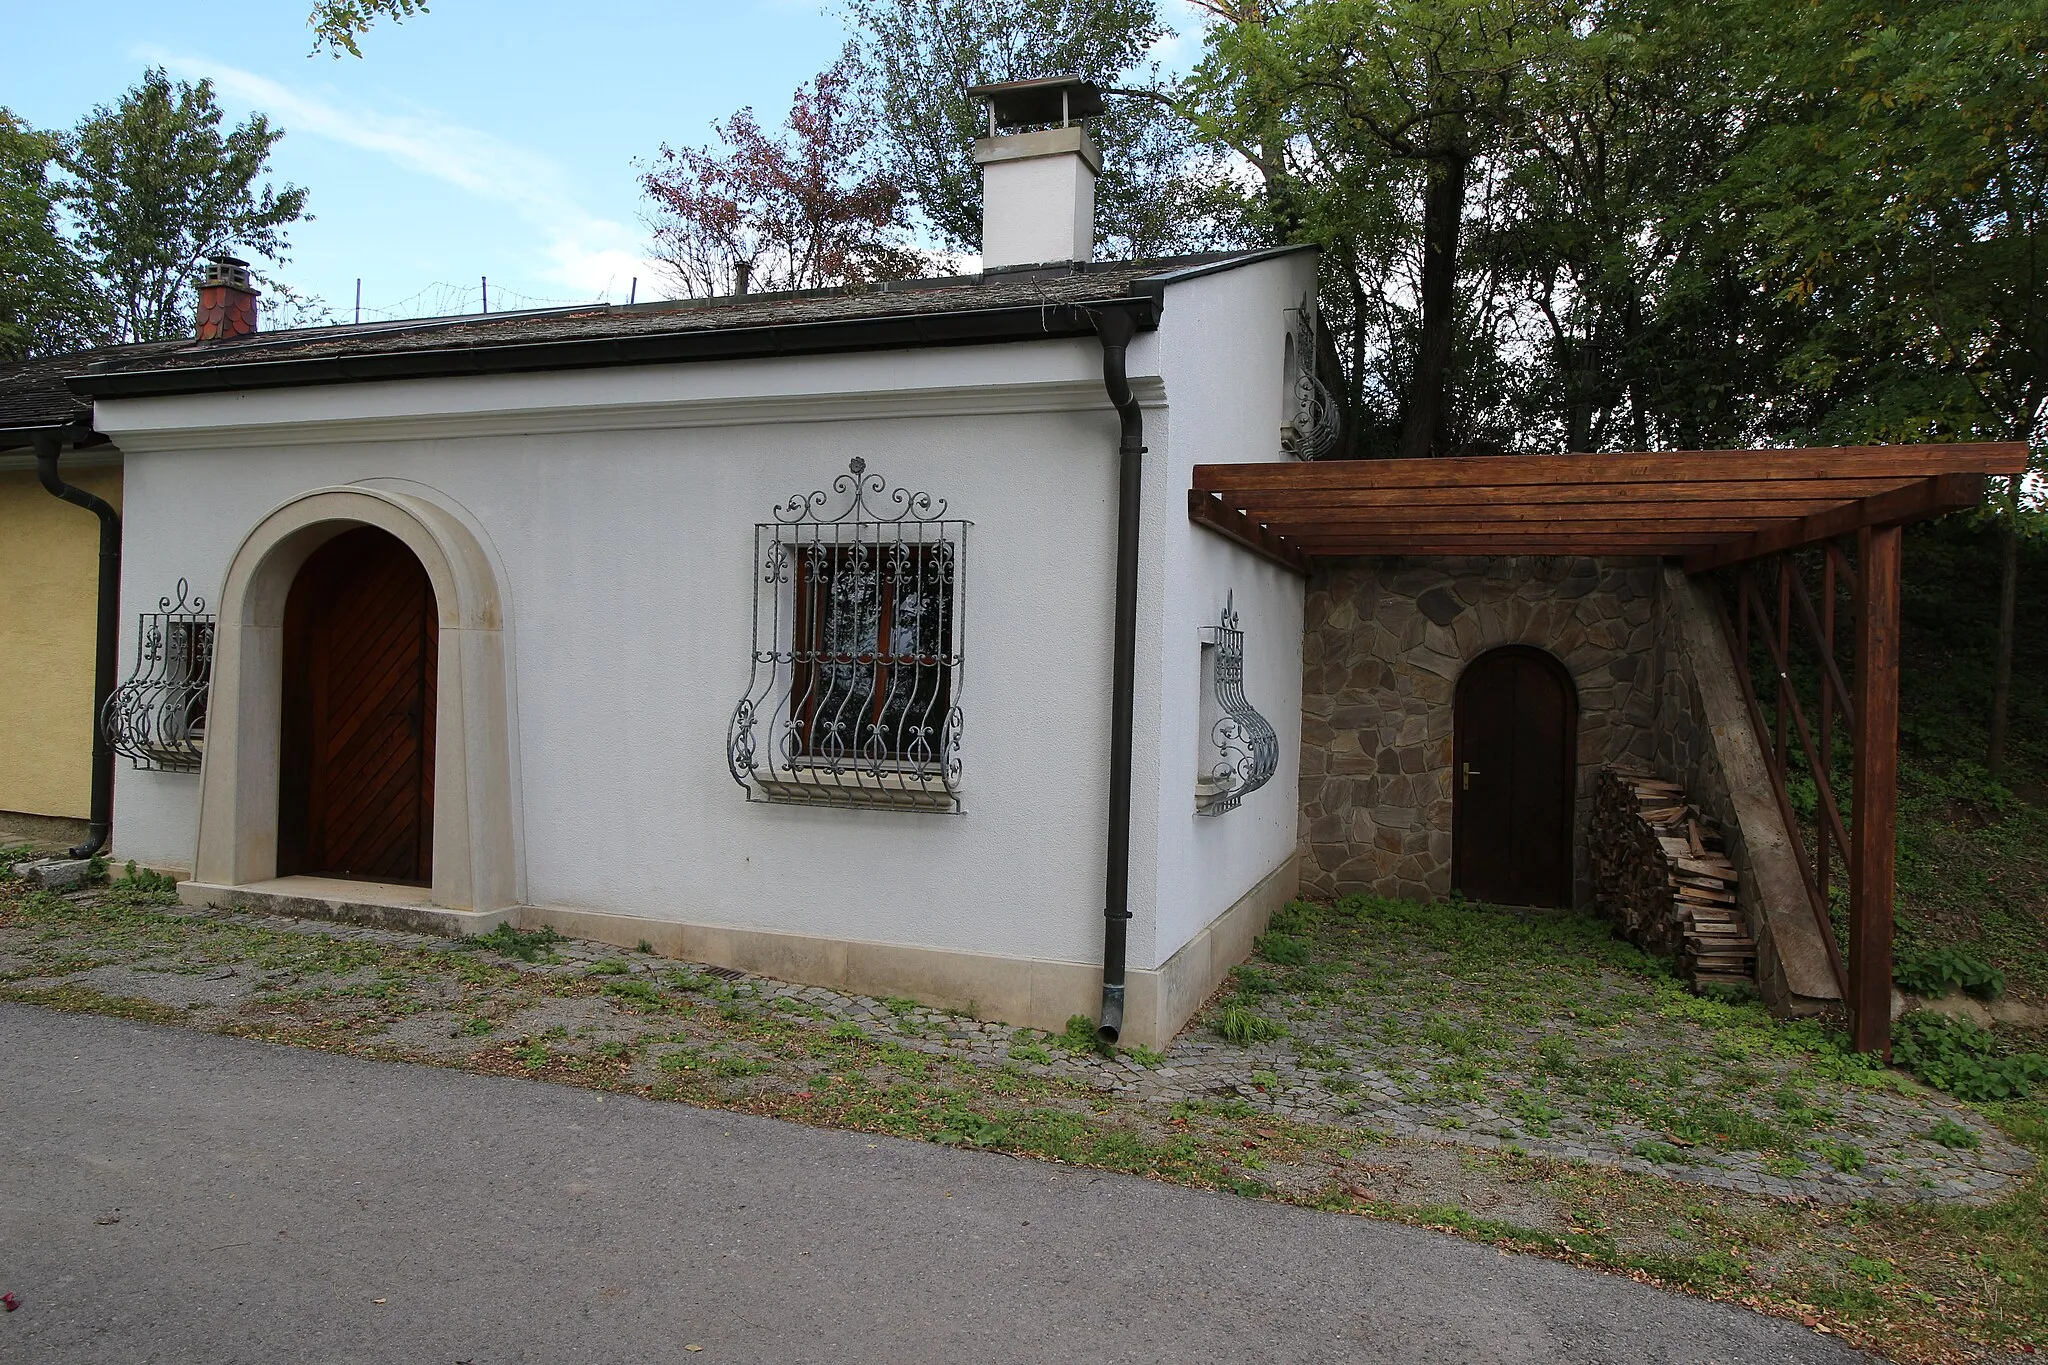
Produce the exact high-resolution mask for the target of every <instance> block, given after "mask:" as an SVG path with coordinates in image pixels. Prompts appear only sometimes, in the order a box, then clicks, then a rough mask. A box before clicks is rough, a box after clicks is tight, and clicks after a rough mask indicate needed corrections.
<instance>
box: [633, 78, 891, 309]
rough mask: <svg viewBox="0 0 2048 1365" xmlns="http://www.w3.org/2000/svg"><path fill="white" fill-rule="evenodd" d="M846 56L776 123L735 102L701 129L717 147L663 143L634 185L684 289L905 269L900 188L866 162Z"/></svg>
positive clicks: (846, 280) (887, 274)
mask: <svg viewBox="0 0 2048 1365" xmlns="http://www.w3.org/2000/svg"><path fill="white" fill-rule="evenodd" d="M849 80H850V76H849V73H848V70H847V67H846V64H845V63H844V62H842V63H841V64H839V65H837V66H835V67H833V68H832V69H831V70H830V71H826V72H824V73H822V74H821V75H819V76H817V77H816V78H814V79H813V80H812V81H811V82H810V83H809V84H808V85H805V86H802V87H800V88H799V89H798V90H797V92H796V94H795V96H794V98H793V99H792V100H791V102H790V110H789V117H788V119H787V121H786V123H785V125H784V130H783V132H782V133H780V134H778V135H774V136H771V135H769V134H768V133H765V132H763V131H762V129H761V126H760V124H759V123H758V122H757V121H756V119H755V118H754V111H753V110H752V109H742V110H740V111H739V112H738V113H736V114H734V115H733V116H732V117H731V118H729V119H726V120H724V121H723V122H721V123H714V124H712V131H713V132H715V133H716V134H717V135H718V139H719V141H720V142H721V143H723V144H724V146H723V148H722V149H721V150H718V151H712V150H700V149H696V148H689V147H686V148H683V149H682V150H681V151H677V150H675V149H674V148H671V147H669V146H667V145H666V144H664V145H663V146H662V148H661V151H660V153H659V155H658V156H657V157H656V158H655V162H654V164H653V166H652V167H650V168H649V169H647V170H646V171H645V172H644V173H643V174H642V175H641V177H640V187H641V189H642V191H643V192H644V193H645V194H646V195H647V197H648V199H649V200H651V201H652V204H653V212H652V215H651V222H652V225H653V227H654V255H655V257H656V258H657V259H658V260H660V261H661V262H662V263H663V264H664V265H665V266H666V267H667V268H668V271H669V277H670V283H671V285H673V286H674V287H675V288H676V289H677V290H679V291H680V292H681V294H682V295H683V296H685V297H691V298H695V297H699V296H706V295H712V294H720V293H724V292H727V290H729V289H731V288H733V285H734V269H735V267H745V269H746V272H747V279H748V287H751V288H758V289H818V288H824V287H827V286H832V285H842V284H854V283H860V282H864V281H871V280H898V279H908V278H910V277H912V276H915V275H917V274H919V273H921V272H922V271H923V269H924V267H925V264H926V258H925V257H924V256H923V255H922V254H921V253H919V252H917V251H916V250H914V249H912V247H911V245H910V242H909V233H908V230H907V225H906V214H905V212H904V201H903V193H902V191H901V190H900V189H899V188H898V187H897V186H896V185H895V184H893V183H891V182H890V181H889V179H888V178H886V177H885V176H883V175H882V174H880V173H879V172H877V171H876V170H875V169H874V168H873V167H872V166H871V165H870V164H868V150H869V144H870V141H871V136H870V133H869V131H868V129H867V126H866V125H865V124H864V122H863V121H862V120H861V119H859V118H858V117H857V116H856V115H855V111H854V110H853V109H852V108H851V106H850V104H849V102H848V97H847V86H848V83H849Z"/></svg>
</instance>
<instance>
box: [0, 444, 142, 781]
mask: <svg viewBox="0 0 2048 1365" xmlns="http://www.w3.org/2000/svg"><path fill="white" fill-rule="evenodd" d="M78 460H79V457H76V456H73V457H71V458H68V459H66V460H65V461H64V464H63V469H64V478H65V481H66V482H67V483H72V484H76V485H77V486H78V487H80V488H83V489H85V490H86V491H87V492H89V493H97V494H98V495H99V496H100V497H103V498H105V499H106V500H107V501H108V502H110V503H112V504H113V505H114V506H115V507H117V508H118V507H119V506H120V505H121V467H120V466H119V465H118V464H103V465H97V466H95V465H81V463H79V462H78ZM99 558H100V523H99V518H98V517H95V516H94V515H93V514H92V513H90V512H88V511H86V510H85V509H84V508H82V507H73V506H72V505H71V504H70V503H68V502H60V501H59V500H58V499H56V498H53V497H51V496H50V495H49V494H48V493H46V492H44V491H43V487H42V485H41V484H39V483H37V482H36V476H35V471H34V470H33V469H26V470H23V469H0V811H7V810H12V811H24V812H27V813H28V814H31V815H63V816H70V817H72V818H74V819H81V820H82V819H84V818H86V817H87V816H88V815H89V814H90V813H91V794H92V770H91V769H92V652H93V629H94V613H95V611H96V609H97V601H98V593H99Z"/></svg>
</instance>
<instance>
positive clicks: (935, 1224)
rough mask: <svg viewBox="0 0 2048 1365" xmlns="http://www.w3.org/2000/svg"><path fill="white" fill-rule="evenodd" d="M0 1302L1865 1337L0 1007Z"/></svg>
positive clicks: (1377, 1229) (111, 1328)
mask: <svg viewBox="0 0 2048 1365" xmlns="http://www.w3.org/2000/svg"><path fill="white" fill-rule="evenodd" d="M9 1291H11V1292H12V1293H14V1294H15V1295H16V1296H18V1298H19V1301H20V1304H21V1307H20V1310H19V1311H18V1312H12V1313H7V1314H5V1315H0V1361H7V1362H17V1361H18V1362H24V1363H26V1362H35V1365H60V1363H61V1365H70V1363H71V1362H86V1361H93V1362H99V1361H105V1362H120V1365H141V1362H169V1361H204V1362H208V1365H231V1363H235V1365H238V1363H239V1362H250V1363H251V1365H254V1363H255V1362H261V1363H262V1365H279V1363H280V1362H293V1363H295V1365H296V1363H298V1362H307V1363H312V1362H330V1361H331V1362H343V1361H347V1362H356V1361H380V1362H381V1361H395V1362H420V1363H421V1365H458V1363H459V1362H472V1363H473V1365H501V1363H502V1362H512V1361H536V1362H551V1363H552V1362H582V1361H591V1362H607V1363H609V1362H644V1361H691V1362H704V1365H711V1363H712V1362H718V1361H725V1362H737V1361H747V1362H808V1361H830V1362H835V1363H843V1362H848V1361H888V1362H891V1365H917V1363H919V1362H927V1361H930V1362H956V1361H960V1362H964V1361H976V1362H1000V1361H1055V1360H1057V1361H1067V1360H1086V1361H1088V1362H1090V1363H1091V1365H1094V1362H1111V1361H1169V1360H1171V1361H1176V1362H1178V1361H1222V1362H1236V1361H1321V1360H1332V1361H1338V1360H1341V1361H1345V1362H1369V1361H1402V1362H1408V1361H1544V1362H1564V1361H1572V1362H1581V1361H1583V1362H1592V1361H1603V1362H1604V1361H1614V1362H1623V1361H1626V1362H1637V1361H1728V1362H1744V1365H1751V1363H1753V1362H1764V1361H1847V1360H1859V1359H1862V1358H1863V1357H1861V1356H1858V1355H1856V1354H1854V1353H1852V1352H1850V1351H1848V1350H1846V1349H1845V1348H1843V1347H1842V1346H1841V1345H1840V1344H1839V1343H1836V1342H1833V1341H1830V1340H1829V1339H1827V1338H1824V1337H1820V1336H1816V1335H1814V1334H1813V1333H1811V1332H1808V1331H1806V1330H1804V1329H1802V1328H1800V1327H1798V1326H1797V1325H1795V1324H1788V1323H1785V1322H1781V1321H1776V1320H1773V1319H1768V1318H1763V1317H1759V1316H1756V1315H1754V1314H1751V1313H1747V1312H1744V1311H1742V1310H1739V1309H1734V1308H1728V1307H1723V1306H1721V1305H1717V1304H1710V1303H1704V1302H1701V1301H1698V1300H1695V1299H1689V1298H1685V1297H1682V1296H1678V1295H1672V1294H1664V1293H1660V1292H1658V1291H1656V1290H1653V1289H1648V1288H1645V1287H1643V1286H1642V1285H1638V1284H1635V1283H1633V1282H1632V1281H1629V1280H1625V1279H1621V1278H1619V1277H1616V1276H1609V1275H1602V1274H1598V1273H1595V1272H1592V1271H1585V1270H1579V1269H1574V1268H1572V1267H1568V1266H1564V1265H1559V1264H1556V1263H1554V1262H1550V1261H1544V1260H1539V1259H1535V1258H1531V1257H1517V1256H1506V1255H1503V1254H1501V1253H1499V1252H1497V1251H1494V1250H1492V1249H1490V1248H1486V1247H1480V1246H1474V1245H1472V1244H1470V1243H1467V1242H1463V1241H1459V1240H1457V1239H1455V1238H1452V1237H1448V1236H1443V1235H1439V1234H1434V1233H1426V1232H1419V1231H1415V1230H1413V1229H1408V1228H1401V1227H1390V1226H1386V1225H1384V1224H1378V1223H1372V1222H1368V1221H1366V1220H1364V1219H1358V1218H1345V1217H1337V1216H1332V1215H1324V1214H1314V1213H1309V1212H1305V1211H1302V1210H1298V1209H1292V1208H1286V1207H1282V1206H1279V1205H1269V1204H1260V1203H1256V1202H1252V1201H1248V1200H1244V1199H1239V1198H1235V1197H1232V1196H1227V1195H1215V1194H1208V1193H1204V1192H1201V1191H1192V1190H1182V1189H1175V1188H1172V1187H1169V1186H1165V1185H1159V1184H1154V1183H1151V1182H1147V1181H1143V1180H1137V1179H1130V1178H1125V1177H1121V1176H1111V1175H1102V1174H1098V1173H1092V1172H1087V1171H1078V1170H1074V1169H1071V1168H1065V1167H1058V1166H1051V1165H1046V1164H1043V1163H1038V1162H1031V1161H1017V1160H1012V1159H1009V1158H1006V1157H1001V1156H994V1155H989V1154H987V1153H977V1152H964V1151H952V1150H948V1149H946V1148H941V1147H932V1146H926V1145H923V1144H919V1143H912V1142H900V1141H894V1140H891V1139H887V1138H871V1137H868V1136H865V1135H862V1134H858V1133H838V1132H820V1131H817V1130H814V1129H809V1128H801V1127H796V1126H793V1125H789V1124H783V1123H778V1122H775V1121H773V1120H767V1119H753V1118H748V1117H744V1116H741V1115H736V1114H721V1113H715V1112H709V1111H704V1110H697V1109H691V1108H688V1107H686V1106H683V1105H680V1104H659V1103H651V1102H646V1101H640V1100H633V1099H624V1098H620V1097H616V1096H613V1097H607V1098H605V1099H603V1100H600V1099H599V1098H598V1096H596V1095H595V1094H592V1093H590V1092H587V1091H581V1090H574V1089H567V1088H562V1087H557V1086H551V1085H547V1084H543V1083H538V1082H521V1081H508V1080H497V1079H492V1078H488V1077H480V1076H469V1075H464V1074H462V1073H460V1072H455V1071H447V1070H440V1069H436V1068H432V1067H414V1066H399V1065H393V1064H389V1063H381V1062H369V1061H362V1060H359V1059H356V1058H350V1057H338V1056H329V1055H326V1054H323V1053H318V1052H308V1051H301V1050H296V1049H292V1048H286V1047H276V1046H270V1045H266V1044H261V1043H251V1042H243V1041H239V1040H235V1039H227V1038H219V1037H215V1036H212V1035H209V1034H202V1033H190V1032H183V1031H180V1030H176V1029H166V1028H157V1027H152V1026H148V1025H140V1024H130V1023H124V1022H121V1021H118V1020H109V1019H101V1018H94V1017H89V1016H74V1015H63V1014H57V1013H53V1012H48V1011H43V1010H38V1009H34V1008H30V1007H27V1006H19V1005H4V1004H0V1292H9ZM693 1345H694V1346H699V1347H702V1350H701V1351H690V1350H688V1349H687V1348H688V1347H690V1346H693Z"/></svg>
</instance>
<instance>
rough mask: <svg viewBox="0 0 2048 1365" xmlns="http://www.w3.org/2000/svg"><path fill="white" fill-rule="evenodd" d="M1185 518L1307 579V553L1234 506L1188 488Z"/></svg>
mask: <svg viewBox="0 0 2048 1365" xmlns="http://www.w3.org/2000/svg"><path fill="white" fill-rule="evenodd" d="M1188 520H1190V521H1192V522H1194V523H1195V524H1196V525H1197V526H1204V527H1207V528H1208V529H1209V530H1211V531H1214V532H1215V533H1216V534H1217V535H1219V536H1223V537H1224V538H1225V539H1228V540H1234V541H1236V542H1237V543H1238V544H1239V545H1242V546H1243V547H1244V548H1245V549H1247V550H1250V551H1251V552H1252V553H1253V554H1255V555H1257V556H1258V557H1259V558H1261V559H1263V560H1265V561H1266V562H1267V563H1269V564H1277V565H1279V566H1280V567H1281V568H1283V569H1286V570H1287V571H1288V572H1289V573H1295V574H1299V575H1301V576H1302V577H1303V578H1307V577H1308V576H1309V574H1310V572H1311V571H1312V569H1313V565H1311V564H1310V563H1309V558H1308V555H1307V554H1305V553H1304V552H1303V551H1301V550H1300V549H1299V548H1297V547H1296V546H1295V545H1294V544H1293V543H1292V542H1291V541H1289V540H1288V538H1287V537H1285V536H1282V535H1279V534H1277V533H1275V532H1273V531H1270V530H1268V529H1267V528H1266V527H1265V526H1264V525H1262V524H1260V523H1259V522H1256V521H1253V520H1252V519H1251V518H1250V517H1248V516H1246V515H1245V514H1244V513H1243V512H1241V511H1239V510H1238V509H1237V508H1235V507H1226V506H1224V505H1223V504H1222V503H1221V502H1220V501H1218V500H1217V499H1215V498H1213V497H1211V496H1210V495H1209V494H1207V493H1203V492H1200V491H1198V490H1196V489H1189V490H1188Z"/></svg>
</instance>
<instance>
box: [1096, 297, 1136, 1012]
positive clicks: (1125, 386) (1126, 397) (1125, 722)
mask: <svg viewBox="0 0 2048 1365" xmlns="http://www.w3.org/2000/svg"><path fill="white" fill-rule="evenodd" d="M1094 320H1095V333H1096V335H1097V336H1098V337H1100V338H1101V340H1102V387H1103V388H1104V389H1106V390H1108V392H1109V401H1110V402H1111V403H1113V404H1115V406H1116V411H1117V416H1118V417H1119V418H1120V419H1121V421H1122V428H1123V429H1122V433H1121V436H1120V438H1119V439H1118V441H1117V448H1116V450H1117V495H1116V652H1115V663H1114V676H1113V680H1112V682H1111V685H1110V704H1109V856H1108V860H1107V868H1106V875H1105V877H1104V883H1105V895H1104V898H1103V908H1102V1022H1101V1023H1100V1024H1099V1025H1098V1026H1097V1027H1096V1030H1095V1037H1096V1040H1097V1041H1098V1042H1100V1043H1101V1044H1103V1045H1104V1046H1105V1047H1107V1046H1113V1045H1114V1044H1115V1043H1116V1040H1117V1039H1118V1038H1119V1037H1121V1036H1122V1035H1123V1031H1124V954H1125V949H1126V947H1127V946H1128V938H1129V928H1130V922H1131V714H1132V705H1133V694H1134V692H1135V691H1136V687H1137V671H1138V528H1139V521H1138V495H1139V493H1140V491H1141V490H1142V489H1143V487H1144V476H1145V414H1144V413H1143V412H1142V411H1141V410H1140V409H1139V407H1138V400H1137V399H1136V398H1135V397H1133V396H1132V394H1131V383H1130V379H1129V378H1128V376H1127V375H1126V374H1125V372H1124V362H1125V357H1126V353H1127V352H1128V351H1129V349H1130V345H1131V337H1132V336H1133V335H1135V334H1136V332H1137V330H1138V324H1137V320H1136V319H1135V318H1133V317H1132V316H1131V314H1130V313H1129V312H1127V311H1126V310H1124V309H1121V308H1118V309H1103V310H1102V311H1100V312H1097V313H1095V314H1094Z"/></svg>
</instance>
